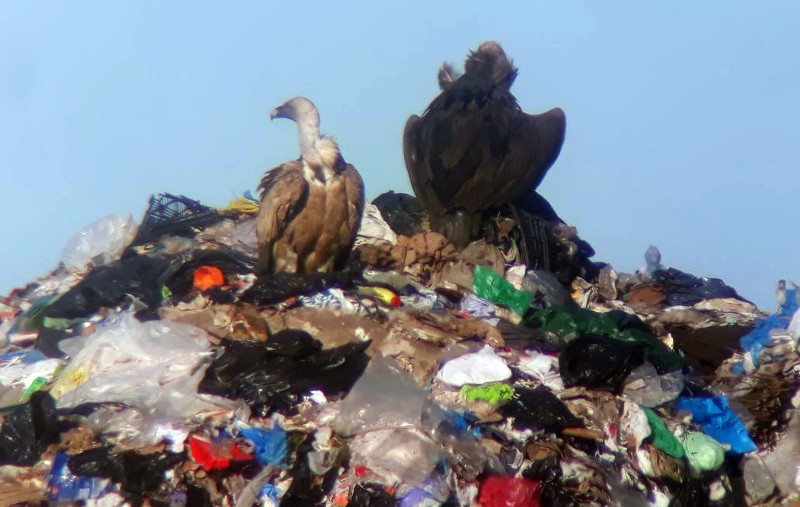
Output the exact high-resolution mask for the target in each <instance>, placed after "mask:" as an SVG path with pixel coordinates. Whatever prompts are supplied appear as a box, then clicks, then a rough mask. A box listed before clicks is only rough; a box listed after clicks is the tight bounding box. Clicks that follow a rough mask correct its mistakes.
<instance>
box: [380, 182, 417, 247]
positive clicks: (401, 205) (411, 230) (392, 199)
mask: <svg viewBox="0 0 800 507" xmlns="http://www.w3.org/2000/svg"><path fill="white" fill-rule="evenodd" d="M372 204H374V205H375V206H376V207H377V208H378V210H380V212H381V216H382V217H383V219H384V220H386V223H387V224H389V227H391V228H392V230H393V231H394V232H396V233H397V234H402V235H403V236H413V235H414V234H419V233H420V232H423V231H424V230H425V229H423V227H422V224H423V222H425V221H428V222H429V221H430V218H429V216H428V212H427V211H426V210H425V207H424V206H423V205H422V203H421V202H419V199H417V198H416V197H414V196H413V195H409V194H403V193H399V192H394V191H392V190H390V191H389V192H385V193H383V194H381V195H379V196H378V197H376V198H375V199H373V200H372Z"/></svg>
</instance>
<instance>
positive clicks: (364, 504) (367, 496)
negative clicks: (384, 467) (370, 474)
mask: <svg viewBox="0 0 800 507" xmlns="http://www.w3.org/2000/svg"><path fill="white" fill-rule="evenodd" d="M396 505H397V502H396V501H395V499H394V498H393V496H392V495H391V494H389V493H387V492H386V489H385V488H384V487H383V486H381V485H380V484H370V483H364V482H362V483H358V484H356V486H355V487H354V488H353V496H351V497H350V501H349V502H348V503H347V506H346V507H396Z"/></svg>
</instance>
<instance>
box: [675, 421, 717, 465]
mask: <svg viewBox="0 0 800 507" xmlns="http://www.w3.org/2000/svg"><path fill="white" fill-rule="evenodd" d="M680 440H681V445H683V450H684V452H685V453H686V459H687V460H688V461H689V466H691V467H692V470H694V471H695V472H698V473H700V472H710V471H713V470H716V469H718V468H719V467H721V466H722V463H723V462H724V461H725V448H724V447H722V446H721V445H719V442H717V441H716V440H714V439H713V438H711V437H710V436H708V435H704V434H703V433H699V432H697V431H688V432H686V433H685V434H684V435H682V437H681V439H680Z"/></svg>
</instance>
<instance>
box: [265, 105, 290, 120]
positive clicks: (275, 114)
mask: <svg viewBox="0 0 800 507" xmlns="http://www.w3.org/2000/svg"><path fill="white" fill-rule="evenodd" d="M292 112H293V111H292V106H287V105H286V104H283V105H282V106H278V107H276V108H275V109H273V110H272V111H270V112H269V118H270V120H274V119H275V118H288V119H290V120H292V119H294V115H293V114H292Z"/></svg>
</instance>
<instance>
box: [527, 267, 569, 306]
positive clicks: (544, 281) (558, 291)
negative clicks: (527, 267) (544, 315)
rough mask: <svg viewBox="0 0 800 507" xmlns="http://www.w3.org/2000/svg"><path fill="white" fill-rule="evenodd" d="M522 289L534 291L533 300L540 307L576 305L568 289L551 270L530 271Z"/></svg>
mask: <svg viewBox="0 0 800 507" xmlns="http://www.w3.org/2000/svg"><path fill="white" fill-rule="evenodd" d="M521 290H524V291H529V292H531V293H533V302H534V305H535V306H536V307H538V308H561V307H564V306H573V305H574V302H573V301H572V298H571V297H570V295H569V292H567V289H565V288H564V286H563V285H561V282H559V281H558V278H556V276H555V275H554V274H553V273H551V272H550V271H544V270H531V271H528V272H527V273H525V276H524V277H523V279H522V287H521Z"/></svg>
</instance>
